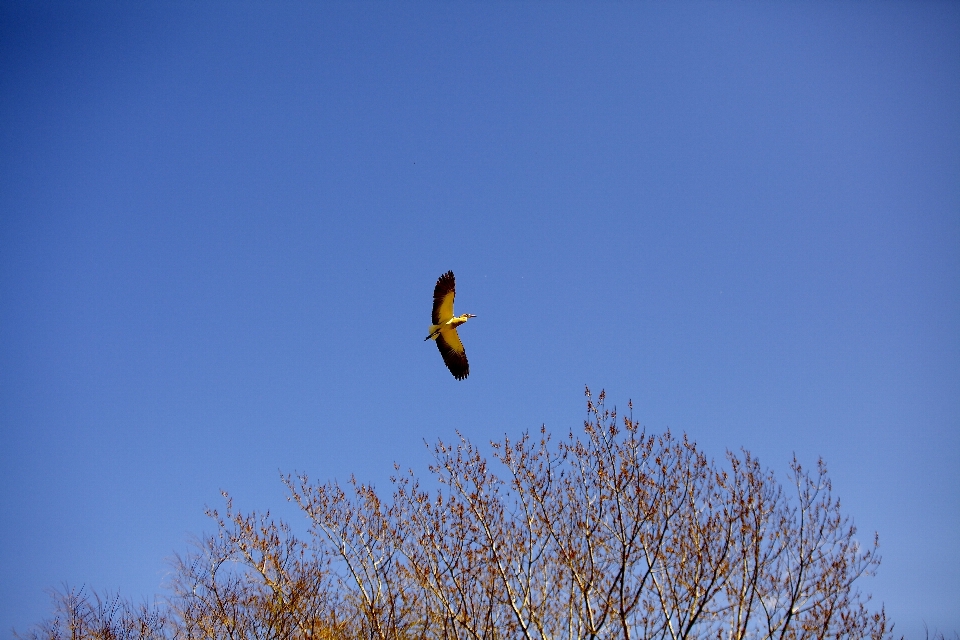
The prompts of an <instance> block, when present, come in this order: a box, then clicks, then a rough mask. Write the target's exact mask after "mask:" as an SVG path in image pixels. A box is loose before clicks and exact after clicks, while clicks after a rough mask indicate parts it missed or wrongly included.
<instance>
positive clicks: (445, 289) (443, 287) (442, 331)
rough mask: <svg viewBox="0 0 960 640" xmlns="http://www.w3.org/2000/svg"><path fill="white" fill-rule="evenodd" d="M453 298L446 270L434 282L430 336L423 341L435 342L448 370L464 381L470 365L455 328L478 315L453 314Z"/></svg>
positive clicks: (452, 281)
mask: <svg viewBox="0 0 960 640" xmlns="http://www.w3.org/2000/svg"><path fill="white" fill-rule="evenodd" d="M455 295H456V280H455V279H454V277H453V271H447V272H446V273H445V274H443V275H442V276H440V277H439V278H438V279H437V286H436V287H434V289H433V316H432V317H431V319H432V321H433V324H431V325H430V333H429V335H427V337H426V338H424V339H423V340H424V342H426V341H427V340H436V341H437V348H438V349H440V355H441V356H443V361H444V362H445V363H446V364H447V369H450V373H452V374H453V377H454V378H456V379H457V380H463V379H464V378H466V377H467V376H468V375H470V364H469V363H468V362H467V353H466V351H464V349H463V343H462V342H460V336H459V335H457V327H459V326H460V325H461V324H463V323H464V322H466V321H467V320H469V319H470V318H476V317H477V316H475V315H473V314H472V313H464V314H463V315H459V316H455V315H453V297H454V296H455Z"/></svg>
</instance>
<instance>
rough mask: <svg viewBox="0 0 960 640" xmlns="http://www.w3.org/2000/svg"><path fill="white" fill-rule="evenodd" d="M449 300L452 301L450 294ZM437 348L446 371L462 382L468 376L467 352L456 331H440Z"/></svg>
mask: <svg viewBox="0 0 960 640" xmlns="http://www.w3.org/2000/svg"><path fill="white" fill-rule="evenodd" d="M450 276H451V280H452V279H453V278H452V276H453V274H450ZM437 286H439V284H438V285H437ZM450 299H451V300H452V299H453V293H452V292H451V294H450ZM433 313H434V318H436V313H437V312H436V311H434V312H433ZM437 348H438V349H440V355H441V356H443V361H444V362H445V363H446V364H447V369H450V373H452V374H453V377H454V378H456V379H457V380H463V379H464V378H466V377H467V376H468V375H470V364H469V363H468V362H467V352H466V351H464V349H463V343H462V342H460V336H458V335H457V330H456V329H441V330H440V335H439V336H437Z"/></svg>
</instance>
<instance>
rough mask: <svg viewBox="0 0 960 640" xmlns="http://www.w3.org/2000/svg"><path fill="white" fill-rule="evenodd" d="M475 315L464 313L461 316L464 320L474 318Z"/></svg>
mask: <svg viewBox="0 0 960 640" xmlns="http://www.w3.org/2000/svg"><path fill="white" fill-rule="evenodd" d="M476 317H477V316H475V315H473V314H472V313H465V314H463V316H462V318H463V319H464V320H466V319H467V318H476Z"/></svg>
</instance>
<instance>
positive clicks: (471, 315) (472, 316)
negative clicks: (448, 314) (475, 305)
mask: <svg viewBox="0 0 960 640" xmlns="http://www.w3.org/2000/svg"><path fill="white" fill-rule="evenodd" d="M467 315H468V316H469V317H471V318H476V317H477V316H475V315H473V314H472V313H468V314H467Z"/></svg>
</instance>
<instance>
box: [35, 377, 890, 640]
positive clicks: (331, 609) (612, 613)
mask: <svg viewBox="0 0 960 640" xmlns="http://www.w3.org/2000/svg"><path fill="white" fill-rule="evenodd" d="M630 410H631V413H632V406H630ZM587 413H588V415H587V419H586V420H585V421H584V427H583V431H582V432H580V433H576V434H575V433H573V432H571V433H569V434H567V436H566V437H565V438H561V439H554V438H553V436H552V435H551V434H550V433H549V432H548V431H547V430H546V429H545V428H541V430H540V432H539V434H530V433H524V434H523V435H522V436H521V437H520V438H519V439H517V440H511V439H509V438H504V440H502V441H500V442H494V443H491V447H492V459H491V458H488V457H486V456H485V455H484V454H483V453H482V451H481V450H480V448H478V447H477V446H476V445H474V444H473V443H471V442H470V441H469V440H468V439H466V438H463V437H462V436H461V437H460V439H459V441H458V442H455V443H453V444H448V443H444V442H438V443H437V444H436V445H435V447H434V448H433V453H434V457H435V463H434V464H433V465H432V466H431V467H430V473H431V474H432V475H433V477H434V479H435V480H436V481H438V483H431V485H434V484H436V486H438V488H437V489H425V488H424V485H425V484H426V482H421V481H420V480H419V479H418V477H417V476H416V475H415V474H414V473H413V472H412V471H406V472H402V471H401V469H400V467H396V474H395V476H394V477H393V478H392V493H391V494H390V495H384V494H381V493H378V491H377V490H375V488H374V487H372V486H369V485H366V484H362V483H360V482H358V481H356V480H355V479H351V480H350V481H349V482H348V483H347V484H346V485H340V484H338V483H336V482H326V483H319V484H318V483H315V482H313V481H311V480H310V479H309V478H308V477H307V476H306V475H305V474H301V475H290V476H286V477H284V482H285V483H286V485H287V487H288V488H289V491H290V499H291V500H293V501H294V502H295V503H296V504H297V505H298V506H299V508H300V509H301V510H302V512H303V514H304V515H305V517H306V519H307V523H308V525H309V529H308V534H307V535H306V536H300V537H298V536H297V535H295V534H294V533H293V531H292V529H291V527H290V525H289V524H288V523H286V522H283V521H280V520H278V519H276V518H273V517H271V515H270V513H269V512H264V513H257V512H251V513H243V512H240V511H238V510H236V509H235V508H234V506H233V503H232V500H231V499H230V497H229V496H228V495H227V494H224V497H225V500H226V506H225V508H223V510H222V511H221V510H218V509H208V514H209V515H210V516H211V517H212V518H213V520H214V521H215V522H216V532H215V533H213V534H211V535H208V536H206V537H204V538H202V539H200V540H199V541H198V542H197V543H196V546H195V548H194V549H193V550H192V551H190V552H189V553H187V554H185V555H182V556H178V557H176V559H175V561H174V566H173V572H172V578H171V580H170V584H169V585H168V587H169V593H168V594H167V595H166V596H165V597H164V598H163V599H162V600H159V601H157V602H156V603H154V604H141V605H136V604H134V603H132V602H130V601H127V600H123V599H121V598H120V597H118V596H113V597H107V596H101V595H98V594H97V593H95V592H89V591H86V590H85V589H79V590H78V589H71V588H69V587H68V588H64V589H63V590H62V591H60V592H57V593H56V594H55V596H54V603H55V611H54V614H53V616H52V617H51V618H50V619H48V620H46V621H44V622H43V623H41V624H39V625H38V626H37V627H36V628H34V629H33V630H31V631H30V632H29V633H28V634H27V635H25V636H23V637H25V638H31V639H41V638H42V639H48V640H54V639H61V638H72V639H74V638H75V639H80V638H102V639H117V640H132V639H142V640H146V639H161V638H162V639H178V640H179V639H188V638H189V639H193V638H235V639H238V640H239V639H254V638H256V639H267V638H271V639H272V638H276V639H294V638H296V639H300V638H324V639H340V638H342V639H348V638H350V639H353V638H378V639H393V638H424V639H427V638H430V639H432V638H438V639H440V638H442V639H454V638H456V639H460V638H477V639H479V638H484V639H496V638H511V639H512V638H528V639H537V640H545V639H548V638H549V639H554V638H557V639H559V638H644V639H661V640H687V639H693V638H698V639H699V638H703V639H712V638H717V639H731V640H740V639H747V638H751V639H752V638H758V639H770V640H800V639H807V638H810V639H813V638H817V639H819V638H841V639H850V640H856V639H860V638H871V639H873V640H881V639H882V638H886V637H889V636H890V634H891V628H892V627H891V625H890V624H889V623H888V621H887V619H886V616H885V614H884V611H883V609H882V608H880V610H879V611H871V610H869V609H868V608H867V604H868V601H869V597H868V596H864V595H863V594H862V593H861V592H860V590H859V589H858V588H857V586H856V581H857V579H858V578H860V577H861V576H864V575H867V574H870V573H872V572H874V571H875V570H876V568H877V567H878V566H879V563H880V557H879V555H878V554H877V538H876V536H873V539H872V540H871V541H870V543H869V544H863V543H861V541H860V540H859V539H858V537H857V535H856V534H857V530H856V528H855V526H854V525H853V524H852V522H851V520H850V519H849V517H848V516H845V515H844V514H843V513H842V512H841V509H840V503H839V500H838V499H837V498H836V497H834V495H833V493H832V488H831V485H830V480H829V478H828V475H827V470H826V466H825V465H824V464H823V462H822V461H820V462H818V463H817V465H816V467H815V468H814V469H812V470H811V469H806V468H805V467H802V466H801V465H800V463H799V462H797V460H796V459H794V460H793V461H792V462H791V464H790V471H789V474H788V481H787V482H786V483H781V482H779V481H778V480H777V478H776V476H775V474H774V473H772V472H771V471H769V470H766V469H764V468H763V467H761V465H760V463H759V462H758V460H757V459H756V458H755V457H753V456H751V455H750V453H749V452H746V451H742V452H740V453H732V452H728V453H727V455H726V457H725V459H724V460H723V461H722V462H720V463H717V462H715V461H713V460H711V459H709V458H708V457H707V456H706V455H705V454H704V452H703V451H701V450H700V449H698V448H697V446H696V444H695V443H694V442H691V441H690V440H688V439H687V438H686V437H677V436H674V435H673V434H672V433H670V432H669V431H667V432H665V433H659V434H651V433H647V432H646V430H644V429H643V428H641V427H640V426H639V424H638V423H637V422H636V421H634V420H633V418H632V416H631V415H626V416H623V415H619V416H618V414H617V412H616V411H615V410H608V409H607V408H605V406H604V394H603V393H602V392H601V393H600V394H599V396H598V397H597V399H596V400H594V399H593V398H592V396H591V394H590V391H589V389H588V390H587Z"/></svg>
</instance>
